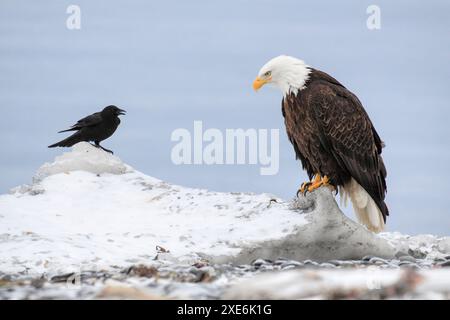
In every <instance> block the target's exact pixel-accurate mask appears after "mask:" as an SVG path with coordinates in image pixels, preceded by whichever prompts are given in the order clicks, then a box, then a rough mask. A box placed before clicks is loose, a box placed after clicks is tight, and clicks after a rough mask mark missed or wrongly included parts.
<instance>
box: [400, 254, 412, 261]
mask: <svg viewBox="0 0 450 320" xmlns="http://www.w3.org/2000/svg"><path fill="white" fill-rule="evenodd" d="M398 259H399V260H400V261H409V262H416V259H415V258H414V257H411V256H408V255H405V256H401V257H399V258H398Z"/></svg>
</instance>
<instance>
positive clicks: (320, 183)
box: [308, 175, 334, 192]
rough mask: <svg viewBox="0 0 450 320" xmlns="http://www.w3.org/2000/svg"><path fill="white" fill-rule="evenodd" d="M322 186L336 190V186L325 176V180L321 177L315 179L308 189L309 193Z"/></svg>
mask: <svg viewBox="0 0 450 320" xmlns="http://www.w3.org/2000/svg"><path fill="white" fill-rule="evenodd" d="M317 176H319V175H317ZM317 176H316V177H317ZM322 186H325V187H330V188H332V189H333V190H334V186H333V185H332V184H331V183H330V179H328V177H327V176H324V177H323V178H322V177H320V176H319V179H315V180H314V182H313V183H312V184H311V185H310V186H309V187H308V192H312V191H314V190H316V189H318V188H320V187H322Z"/></svg>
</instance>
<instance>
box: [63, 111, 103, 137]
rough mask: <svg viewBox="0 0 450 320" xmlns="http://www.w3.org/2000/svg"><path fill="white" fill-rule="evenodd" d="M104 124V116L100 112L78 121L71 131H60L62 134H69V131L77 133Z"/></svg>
mask: <svg viewBox="0 0 450 320" xmlns="http://www.w3.org/2000/svg"><path fill="white" fill-rule="evenodd" d="M100 122H102V115H101V113H100V112H96V113H94V114H91V115H90V116H87V117H84V118H83V119H80V120H78V122H77V123H75V124H74V125H73V126H71V127H70V129H67V130H62V131H59V132H60V133H61V132H67V131H76V130H80V129H82V128H84V127H90V126H94V125H96V124H99V123H100Z"/></svg>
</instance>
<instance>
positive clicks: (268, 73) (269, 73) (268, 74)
mask: <svg viewBox="0 0 450 320" xmlns="http://www.w3.org/2000/svg"><path fill="white" fill-rule="evenodd" d="M271 74H272V71H267V72H266V73H264V76H265V77H270V75H271Z"/></svg>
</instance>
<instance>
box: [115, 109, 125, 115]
mask: <svg viewBox="0 0 450 320" xmlns="http://www.w3.org/2000/svg"><path fill="white" fill-rule="evenodd" d="M126 113H127V112H126V111H125V110H123V109H119V112H118V113H117V114H118V115H124V114H126Z"/></svg>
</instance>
